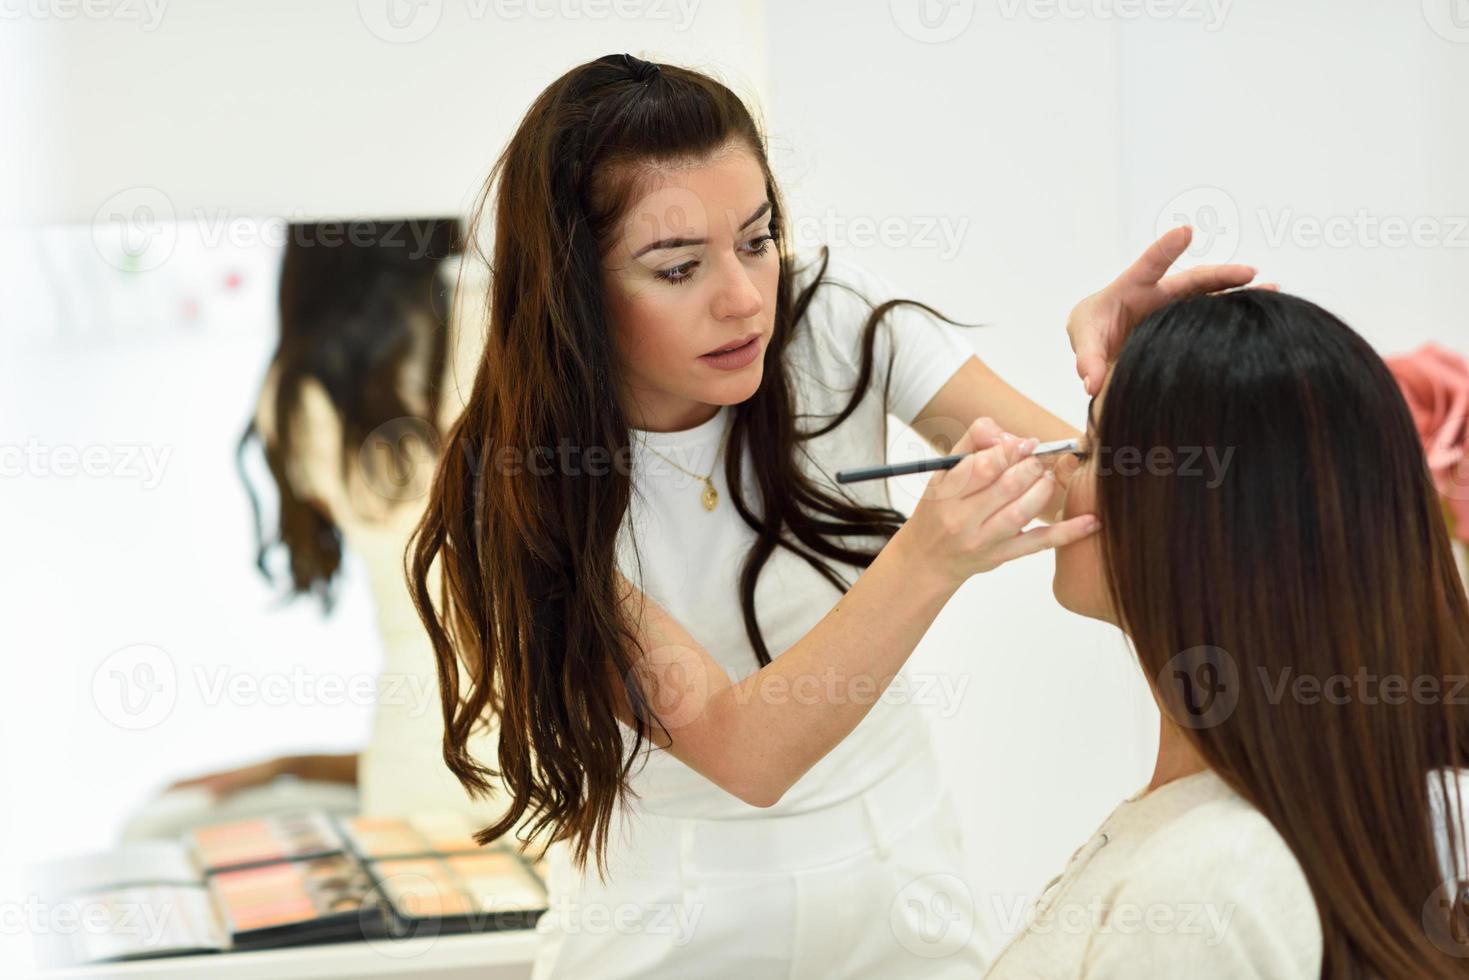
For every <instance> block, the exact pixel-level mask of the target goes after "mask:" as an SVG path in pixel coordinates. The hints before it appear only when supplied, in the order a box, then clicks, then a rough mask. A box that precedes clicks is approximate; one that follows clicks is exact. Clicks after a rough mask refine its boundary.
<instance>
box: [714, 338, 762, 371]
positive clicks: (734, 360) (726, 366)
mask: <svg viewBox="0 0 1469 980" xmlns="http://www.w3.org/2000/svg"><path fill="white" fill-rule="evenodd" d="M759 356H760V335H759V334H756V335H755V336H754V337H753V338H751V339H750V340H748V341H746V342H745V343H744V344H743V345H741V346H739V347H736V348H735V349H734V350H730V351H724V352H723V353H720V354H701V355H699V360H701V361H703V362H704V363H705V364H708V365H709V366H710V367H714V368H719V369H720V370H722V371H733V370H736V369H738V368H742V367H745V366H746V365H748V364H750V363H751V362H753V361H754V360H755V358H756V357H759Z"/></svg>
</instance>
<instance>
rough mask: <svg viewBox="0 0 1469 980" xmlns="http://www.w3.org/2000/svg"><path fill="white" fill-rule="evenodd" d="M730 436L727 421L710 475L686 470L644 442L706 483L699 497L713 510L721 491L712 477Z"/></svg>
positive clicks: (650, 450)
mask: <svg viewBox="0 0 1469 980" xmlns="http://www.w3.org/2000/svg"><path fill="white" fill-rule="evenodd" d="M728 437H729V423H728V422H727V421H726V422H725V425H724V434H723V435H721V436H720V437H719V448H718V449H716V450H715V451H714V465H713V466H711V467H709V475H708V476H700V475H699V474H698V473H695V472H693V471H692V470H686V469H684V468H683V467H682V466H679V465H678V464H677V463H674V462H673V460H671V459H669V458H668V457H667V456H664V455H663V454H662V453H660V452H658V450H656V449H654V448H653V447H652V446H649V445H648V444H647V443H644V444H643V445H644V447H645V448H646V449H647V450H648V452H650V453H653V454H654V455H655V456H658V457H659V458H660V459H663V460H664V461H666V462H668V463H670V464H672V465H673V466H676V467H678V468H679V469H680V470H683V472H685V473H687V474H688V475H689V476H691V477H693V478H694V479H696V480H700V481H702V482H703V484H704V492H703V493H702V494H700V495H699V499H700V501H702V502H703V504H704V509H705V510H707V511H713V510H714V508H715V507H716V506H718V504H719V491H718V490H716V489H714V480H713V479H712V477H713V476H714V471H715V470H717V469H718V468H719V455H720V453H722V452H724V441H725V439H727V438H728Z"/></svg>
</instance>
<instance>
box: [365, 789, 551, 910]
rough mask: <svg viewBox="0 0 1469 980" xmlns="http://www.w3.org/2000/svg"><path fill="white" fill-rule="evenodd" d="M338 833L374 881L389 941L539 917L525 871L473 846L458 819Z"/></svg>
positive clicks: (537, 898) (469, 830)
mask: <svg viewBox="0 0 1469 980" xmlns="http://www.w3.org/2000/svg"><path fill="white" fill-rule="evenodd" d="M341 826H342V833H343V836H344V837H345V838H346V840H347V843H348V845H349V847H350V848H351V849H352V851H353V852H354V853H355V854H356V855H357V856H358V857H359V858H361V859H362V861H363V862H364V864H365V865H366V867H367V870H368V873H369V874H371V875H372V876H373V879H374V880H375V881H376V882H377V885H378V888H379V890H380V892H381V893H382V896H383V899H384V901H385V902H386V904H387V906H388V909H389V911H390V913H391V916H390V922H389V927H390V928H391V929H392V931H393V933H394V935H418V934H420V933H421V932H423V931H429V930H433V931H437V932H444V933H450V932H469V931H483V930H495V929H529V928H531V927H532V926H534V925H535V922H536V919H538V918H539V917H540V915H541V913H543V912H544V911H545V910H546V891H545V888H544V887H543V886H542V884H541V879H540V878H539V877H538V876H537V875H536V872H535V871H534V870H532V866H531V865H529V864H528V863H527V862H526V861H525V860H523V859H522V858H521V857H520V856H519V855H518V854H516V853H515V852H514V851H512V850H510V849H509V848H507V847H505V846H503V845H499V844H492V845H490V846H481V845H480V844H478V843H477V842H476V841H475V840H474V836H473V834H474V830H475V827H474V825H473V824H471V823H470V822H469V820H468V818H466V817H465V816H464V815H463V814H458V813H439V812H435V813H416V814H410V815H408V816H404V817H392V818H368V817H350V818H346V819H343V820H342V821H341Z"/></svg>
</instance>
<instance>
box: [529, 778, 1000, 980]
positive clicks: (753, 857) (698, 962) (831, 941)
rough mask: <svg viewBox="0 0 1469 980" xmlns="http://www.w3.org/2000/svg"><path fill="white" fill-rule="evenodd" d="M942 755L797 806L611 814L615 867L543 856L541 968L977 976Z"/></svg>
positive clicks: (607, 973) (983, 954)
mask: <svg viewBox="0 0 1469 980" xmlns="http://www.w3.org/2000/svg"><path fill="white" fill-rule="evenodd" d="M941 787H942V783H941V782H940V781H939V774H938V769H937V766H936V765H935V763H934V760H933V758H932V756H926V757H923V758H920V759H917V760H914V761H913V762H912V763H911V764H910V765H908V766H905V768H904V769H903V770H902V771H900V772H898V773H895V774H894V775H892V776H890V777H888V778H887V779H885V780H883V782H882V783H880V784H878V785H877V786H875V787H873V788H871V789H870V790H868V791H867V792H865V793H863V794H861V795H859V796H857V797H855V798H853V799H851V800H848V801H846V802H843V803H840V804H837V805H834V806H830V807H826V808H824V809H821V810H818V811H814V812H810V813H803V814H800V815H797V816H780V817H770V818H759V817H756V818H748V819H741V820H684V819H675V818H670V817H665V816H660V815H653V814H648V813H646V812H632V813H628V814H627V818H626V820H624V821H623V824H622V835H621V836H619V834H618V821H617V820H615V819H614V822H613V836H612V839H611V840H610V841H609V846H608V852H609V867H608V873H607V880H606V881H601V880H599V878H598V876H597V873H596V870H595V868H594V867H593V866H592V865H591V864H590V863H589V864H588V869H587V872H586V874H585V875H583V874H580V873H578V872H576V871H575V869H574V868H573V867H572V865H571V863H570V860H569V857H568V854H567V849H566V847H565V845H563V844H557V845H555V846H554V847H553V848H552V850H551V852H550V854H549V856H548V857H549V860H548V882H547V884H548V888H549V891H550V909H549V910H548V911H547V913H546V914H545V915H544V916H542V917H541V920H540V922H539V923H538V925H537V927H536V928H537V932H538V933H539V946H538V950H537V955H536V962H535V967H534V970H533V972H532V980H584V978H595V980H619V978H633V977H637V978H644V980H653V978H670V980H673V978H677V980H687V978H691V977H694V978H698V977H739V978H742V980H744V978H749V980H760V978H772V980H774V978H781V980H804V978H808V977H809V978H822V980H830V978H841V977H880V978H893V977H899V978H901V977H924V978H951V977H952V978H961V977H962V978H978V977H980V976H981V975H982V974H983V973H984V971H985V968H986V967H987V965H988V959H989V956H988V954H987V951H986V950H985V949H984V947H983V939H982V936H981V934H980V932H979V927H978V924H977V922H976V917H975V901H974V896H973V895H972V894H971V892H970V890H969V888H968V887H967V886H966V885H965V883H964V881H963V878H962V874H963V867H964V864H963V861H964V859H963V846H962V843H961V839H960V831H959V823H958V820H957V817H956V814H955V811H954V806H953V802H952V800H951V799H950V798H949V796H948V794H947V792H945V791H943V790H942V788H941Z"/></svg>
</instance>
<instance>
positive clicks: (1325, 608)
mask: <svg viewBox="0 0 1469 980" xmlns="http://www.w3.org/2000/svg"><path fill="white" fill-rule="evenodd" d="M1092 408H1093V409H1094V410H1095V412H1094V416H1093V420H1094V421H1093V426H1092V427H1091V428H1089V430H1088V433H1087V444H1086V445H1085V446H1084V448H1085V449H1086V450H1087V455H1086V457H1085V458H1084V461H1083V462H1082V463H1081V464H1080V466H1079V468H1077V469H1076V470H1075V472H1074V473H1073V474H1072V475H1071V479H1070V482H1069V484H1068V492H1067V499H1066V502H1065V506H1064V511H1065V512H1066V513H1082V512H1093V511H1095V513H1096V514H1097V515H1098V517H1099V518H1100V519H1101V524H1102V529H1101V532H1100V533H1099V534H1098V535H1096V536H1094V537H1092V538H1083V539H1082V540H1080V541H1078V542H1076V543H1075V544H1071V545H1068V546H1065V547H1063V548H1061V549H1059V550H1058V551H1057V552H1056V574H1055V583H1054V588H1055V593H1056V596H1057V598H1058V599H1059V600H1060V601H1061V603H1062V604H1063V605H1065V606H1066V607H1067V608H1068V609H1071V610H1073V611H1075V612H1078V613H1080V614H1082V615H1085V616H1090V617H1093V618H1096V619H1101V620H1105V621H1107V622H1111V623H1115V624H1116V625H1118V626H1120V627H1121V628H1122V630H1123V631H1124V632H1125V633H1126V634H1127V636H1128V638H1129V639H1130V640H1131V642H1132V645H1133V647H1134V648H1135V649H1136V651H1137V656H1138V659H1139V661H1140V663H1141V666H1142V669H1143V671H1144V673H1145V674H1146V675H1147V677H1148V678H1149V679H1150V680H1151V682H1152V684H1153V689H1154V693H1155V696H1156V697H1157V699H1158V702H1159V705H1160V706H1161V708H1162V709H1163V725H1162V737H1161V741H1160V745H1159V750H1158V760H1157V767H1156V770H1155V772H1154V774H1153V778H1152V781H1151V782H1150V783H1149V785H1148V786H1147V787H1146V788H1145V789H1144V790H1142V791H1141V792H1139V793H1138V794H1137V795H1135V796H1133V797H1132V798H1131V799H1129V800H1128V801H1126V802H1124V803H1123V804H1122V805H1121V806H1119V807H1118V808H1117V810H1116V811H1115V812H1114V813H1113V814H1112V816H1110V817H1109V818H1108V819H1107V821H1106V822H1105V823H1103V825H1102V827H1101V828H1100V829H1099V830H1098V832H1097V834H1096V835H1095V836H1094V837H1093V838H1092V839H1091V840H1090V841H1089V842H1088V843H1087V844H1085V845H1084V846H1083V847H1082V848H1081V849H1080V850H1078V851H1077V853H1076V855H1075V856H1074V857H1073V858H1072V860H1071V862H1070V864H1069V866H1068V867H1067V868H1066V870H1065V871H1064V873H1062V874H1061V875H1059V876H1058V877H1057V878H1056V879H1055V880H1053V881H1052V883H1051V884H1050V885H1048V886H1047V888H1046V890H1045V892H1044V893H1043V895H1042V896H1041V898H1040V900H1039V902H1038V903H1037V905H1036V908H1035V911H1034V915H1033V918H1032V921H1031V922H1030V923H1029V924H1028V927H1027V930H1026V931H1025V932H1024V933H1022V934H1021V935H1020V936H1019V937H1017V938H1016V939H1015V940H1014V941H1013V942H1012V943H1011V945H1010V946H1009V947H1008V948H1007V949H1006V950H1005V951H1004V952H1002V954H1001V955H1000V956H999V958H998V959H997V960H996V962H995V964H994V966H993V968H992V970H991V972H990V974H989V976H990V977H994V978H1003V977H1032V976H1044V977H1050V978H1058V980H1059V978H1065V977H1082V976H1085V977H1153V976H1170V977H1174V976H1176V977H1190V978H1208V977H1221V978H1222V977H1312V978H1314V977H1326V976H1329V977H1333V978H1336V977H1367V976H1374V977H1376V976H1382V977H1404V978H1406V977H1415V978H1428V977H1450V976H1454V977H1462V976H1464V975H1465V974H1466V970H1469V960H1466V959H1465V957H1466V956H1469V944H1466V942H1465V936H1466V933H1465V930H1464V926H1465V924H1466V917H1465V907H1464V905H1463V904H1462V896H1463V888H1464V884H1465V877H1466V870H1465V853H1466V852H1465V840H1464V837H1463V832H1462V828H1463V822H1462V820H1461V819H1460V818H1461V814H1460V809H1461V807H1462V804H1461V802H1460V798H1459V790H1458V787H1457V785H1456V783H1457V778H1456V777H1457V775H1458V772H1457V771H1458V770H1459V769H1460V767H1462V766H1463V765H1464V762H1465V757H1466V752H1469V716H1466V712H1465V708H1464V699H1463V696H1462V694H1463V692H1458V693H1457V694H1456V693H1455V690H1456V689H1455V683H1456V680H1455V679H1456V678H1457V679H1458V680H1459V681H1462V679H1463V678H1465V676H1466V675H1469V610H1466V603H1465V595H1464V588H1463V584H1462V582H1461V580H1460V579H1459V577H1458V574H1457V571H1456V569H1455V567H1454V562H1453V559H1452V556H1451V554H1450V551H1449V543H1448V537H1447V534H1446V532H1445V528H1444V522H1443V519H1442V517H1441V516H1440V515H1441V511H1440V503H1439V500H1438V498H1437V496H1436V494H1435V492H1434V489H1433V487H1432V485H1431V484H1430V481H1429V476H1428V472H1427V469H1426V466H1425V463H1424V458H1423V454H1422V452H1421V450H1420V448H1419V442H1418V438H1417V435H1416V431H1415V429H1414V426H1413V422H1412V420H1411V418H1410V417H1409V414H1408V409H1407V406H1406V405H1405V404H1404V402H1403V399H1402V396H1401V394H1400V393H1399V390H1398V387H1397V385H1396V383H1395V382H1394V380H1393V377H1392V375H1391V374H1389V373H1388V370H1387V367H1386V366H1385V365H1384V364H1383V362H1382V360H1381V359H1380V358H1379V357H1378V356H1377V354H1376V353H1374V352H1373V350H1372V348H1371V347H1369V346H1368V345H1367V343H1366V342H1365V341H1364V340H1363V339H1362V338H1361V337H1359V336H1358V335H1357V334H1355V333H1353V332H1352V331H1351V330H1350V329H1349V328H1347V327H1346V326H1345V325H1344V324H1343V323H1342V322H1341V321H1340V320H1338V319H1337V318H1336V317H1334V316H1332V315H1331V314H1329V313H1327V312H1326V311H1324V310H1322V309H1320V308H1319V307H1317V306H1314V305H1312V304H1311V303H1308V302H1306V301H1305V300H1302V299H1299V298H1296V297H1293V296H1284V295H1279V294H1275V293H1270V292H1266V291H1262V290H1246V291H1243V292H1234V293H1227V294H1220V295H1215V296H1204V297H1199V298H1196V299H1189V300H1185V301H1183V302H1180V303H1176V304H1173V305H1171V306H1168V307H1164V308H1163V309H1162V310H1160V311H1158V312H1156V313H1154V314H1153V315H1151V316H1150V317H1148V318H1147V319H1146V320H1145V321H1144V322H1143V323H1142V324H1141V325H1140V326H1138V327H1137V328H1136V330H1135V331H1134V332H1133V333H1132V334H1131V336H1130V337H1129V338H1128V339H1127V342H1126V343H1125V344H1124V345H1123V348H1122V350H1121V352H1120V354H1119V356H1118V359H1117V362H1116V365H1115V366H1114V367H1113V369H1112V372H1111V374H1110V375H1109V376H1108V378H1107V380H1106V384H1105V386H1104V389H1103V392H1102V393H1099V394H1098V395H1097V396H1096V398H1095V399H1094V401H1093V405H1092ZM1446 828H1452V829H1453V832H1448V830H1447V829H1446Z"/></svg>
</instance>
